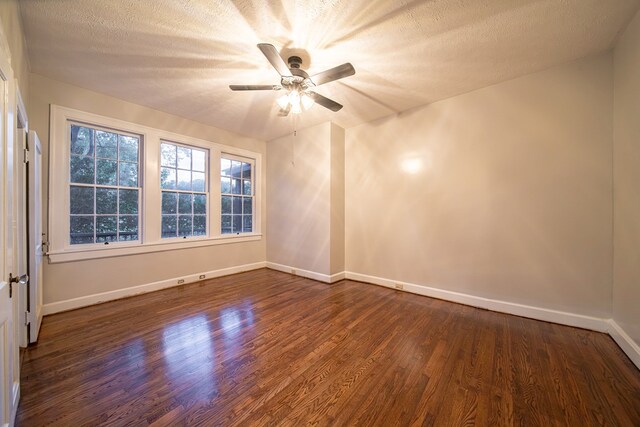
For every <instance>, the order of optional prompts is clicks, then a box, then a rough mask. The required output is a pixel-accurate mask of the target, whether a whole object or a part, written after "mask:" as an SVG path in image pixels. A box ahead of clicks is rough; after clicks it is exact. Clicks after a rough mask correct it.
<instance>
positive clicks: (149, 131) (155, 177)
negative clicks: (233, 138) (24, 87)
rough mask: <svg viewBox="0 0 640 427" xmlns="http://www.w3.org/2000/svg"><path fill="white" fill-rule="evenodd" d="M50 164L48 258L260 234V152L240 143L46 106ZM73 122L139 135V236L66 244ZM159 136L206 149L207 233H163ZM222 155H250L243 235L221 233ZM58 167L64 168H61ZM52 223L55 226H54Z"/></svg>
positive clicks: (101, 255)
mask: <svg viewBox="0 0 640 427" xmlns="http://www.w3.org/2000/svg"><path fill="white" fill-rule="evenodd" d="M50 112H51V114H50V144H49V165H56V167H50V168H49V203H48V224H49V227H48V231H49V234H48V243H49V251H48V252H47V255H48V256H49V260H50V262H51V263H56V262H68V261H75V260H82V259H94V258H106V257H113V256H122V255H132V254H138V253H147V252H160V251H168V250H175V249H184V248H191V247H202V246H210V245H219V244H229V243H239V242H248V241H255V240H260V239H262V232H261V224H262V208H263V207H262V190H263V187H264V182H263V179H264V177H263V176H262V154H261V153H258V152H254V151H250V150H246V149H242V148H236V147H233V146H229V145H224V144H220V143H216V142H212V141H207V140H204V139H198V138H194V137H190V136H185V135H180V134H176V133H173V132H169V131H165V130H162V129H156V128H152V127H148V126H144V125H139V124H136V123H131V122H127V121H124V120H119V119H114V118H110V117H106V116H101V115H98V114H93V113H88V112H84V111H80V110H75V109H71V108H67V107H61V106H58V105H53V104H52V105H51V110H50ZM71 123H81V124H85V125H87V126H92V127H95V128H105V129H108V130H113V131H115V132H121V133H125V134H126V133H130V134H132V135H136V136H139V137H140V141H141V144H142V148H141V149H140V156H141V157H140V163H139V167H140V173H139V177H138V179H139V181H140V188H141V192H140V194H139V197H140V205H139V224H140V225H139V230H140V233H139V240H138V241H127V242H124V241H123V242H113V243H110V244H109V245H104V244H103V243H99V244H96V243H94V244H74V245H71V244H70V238H69V215H70V207H69V199H70V194H69V192H70V187H71V183H70V173H69V162H70V157H71V154H70V150H69V144H70V140H69V141H67V139H68V138H70V134H69V133H68V132H70V129H71ZM162 141H166V142H169V143H175V144H177V145H185V146H191V147H193V148H200V149H204V150H208V152H209V157H208V158H207V159H206V160H207V166H208V171H207V173H208V183H207V184H208V190H209V194H208V200H207V202H208V206H207V208H208V212H207V217H208V219H207V235H206V236H191V237H188V238H187V239H184V238H182V237H179V238H175V239H174V238H164V239H163V238H162V237H161V219H162V214H161V209H162V205H161V198H162V189H161V188H160V144H161V142H162ZM223 154H227V155H232V156H239V157H242V158H246V159H251V160H253V162H254V163H253V168H254V172H253V175H254V177H253V182H254V184H253V185H254V188H253V191H254V206H253V232H251V233H241V234H222V232H221V231H222V230H221V194H220V176H221V174H220V158H221V157H222V155H223ZM61 168H64V169H63V170H64V172H62V173H61ZM52 225H54V226H52Z"/></svg>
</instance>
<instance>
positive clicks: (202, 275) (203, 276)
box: [199, 274, 207, 279]
mask: <svg viewBox="0 0 640 427" xmlns="http://www.w3.org/2000/svg"><path fill="white" fill-rule="evenodd" d="M205 277H207V276H205V275H204V274H201V275H200V277H199V279H204V278H205Z"/></svg>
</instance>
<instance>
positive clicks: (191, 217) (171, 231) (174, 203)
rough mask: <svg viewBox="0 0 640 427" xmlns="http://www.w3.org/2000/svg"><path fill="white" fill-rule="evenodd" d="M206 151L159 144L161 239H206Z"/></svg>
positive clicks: (164, 143) (167, 143)
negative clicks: (192, 237) (199, 237)
mask: <svg viewBox="0 0 640 427" xmlns="http://www.w3.org/2000/svg"><path fill="white" fill-rule="evenodd" d="M208 157H209V153H208V150H204V149H198V148H195V147H190V146H185V145H180V144H175V143H172V142H165V141H163V142H162V143H161V144H160V188H161V189H162V225H161V229H162V233H161V235H162V238H175V237H182V238H187V237H189V236H206V235H207V199H208V197H209V193H208V185H207V182H208V180H207V175H208V173H207V159H208Z"/></svg>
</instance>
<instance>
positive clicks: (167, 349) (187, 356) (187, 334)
mask: <svg viewBox="0 0 640 427" xmlns="http://www.w3.org/2000/svg"><path fill="white" fill-rule="evenodd" d="M162 346H163V356H164V360H165V365H166V368H167V369H166V375H167V376H168V377H169V379H170V380H171V381H172V382H174V383H176V384H184V383H188V384H190V385H191V386H196V387H197V388H198V392H199V394H200V395H201V396H202V397H205V396H207V397H210V396H211V395H212V394H214V393H215V391H216V378H215V375H214V373H213V372H214V370H213V368H214V364H215V343H214V340H213V339H212V335H211V330H210V327H209V320H208V318H207V316H206V315H204V314H198V315H195V316H192V317H188V318H186V319H183V320H181V321H179V322H176V323H173V324H170V325H168V326H167V327H166V328H165V329H164V331H163V332H162Z"/></svg>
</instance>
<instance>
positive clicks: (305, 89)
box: [229, 43, 356, 116]
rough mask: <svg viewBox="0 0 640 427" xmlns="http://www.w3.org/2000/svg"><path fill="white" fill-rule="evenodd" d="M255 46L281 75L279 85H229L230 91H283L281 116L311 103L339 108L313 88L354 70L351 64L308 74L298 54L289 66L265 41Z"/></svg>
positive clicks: (290, 59)
mask: <svg viewBox="0 0 640 427" xmlns="http://www.w3.org/2000/svg"><path fill="white" fill-rule="evenodd" d="M258 48H259V49H260V51H261V52H262V53H263V54H264V56H266V57H267V59H268V60H269V62H270V63H271V65H272V66H273V68H275V69H276V71H277V72H278V73H279V74H280V76H281V80H280V84H279V85H229V89H231V90H285V91H286V94H285V95H283V96H281V97H280V98H278V100H277V102H278V105H279V106H280V108H281V110H280V115H281V116H286V115H288V114H289V112H293V113H294V114H297V113H301V112H302V111H304V110H307V109H309V108H311V106H312V105H313V104H314V103H317V104H319V105H322V106H323V107H325V108H328V109H329V110H331V111H334V112H335V111H339V110H340V109H341V108H342V105H341V104H338V103H337V102H335V101H333V100H331V99H329V98H327V97H325V96H322V95H320V94H319V93H316V92H314V91H313V90H312V89H313V88H314V87H316V86H320V85H322V84H325V83H329V82H332V81H334V80H338V79H342V78H344V77H349V76H352V75H354V74H355V73H356V70H355V69H354V68H353V65H351V64H350V63H348V62H347V63H345V64H342V65H338V66H337V67H334V68H331V69H329V70H326V71H323V72H321V73H318V74H315V75H313V76H311V77H309V75H308V74H307V73H306V72H305V71H304V70H303V69H302V68H300V66H301V65H302V59H301V58H300V57H299V56H290V57H289V58H288V60H287V62H288V63H289V65H288V66H287V64H285V62H284V61H283V60H282V58H281V57H280V54H279V53H278V51H277V49H276V48H275V47H274V46H273V45H271V44H268V43H260V44H258Z"/></svg>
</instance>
